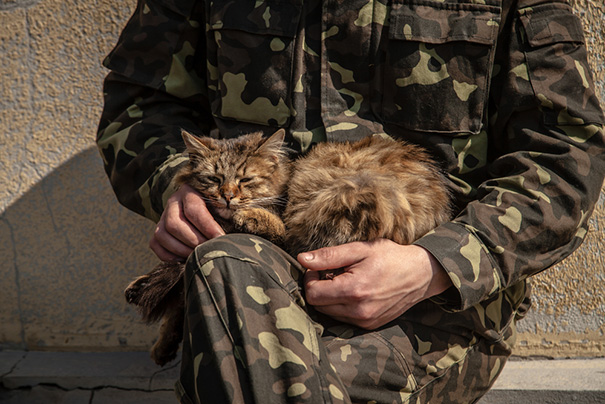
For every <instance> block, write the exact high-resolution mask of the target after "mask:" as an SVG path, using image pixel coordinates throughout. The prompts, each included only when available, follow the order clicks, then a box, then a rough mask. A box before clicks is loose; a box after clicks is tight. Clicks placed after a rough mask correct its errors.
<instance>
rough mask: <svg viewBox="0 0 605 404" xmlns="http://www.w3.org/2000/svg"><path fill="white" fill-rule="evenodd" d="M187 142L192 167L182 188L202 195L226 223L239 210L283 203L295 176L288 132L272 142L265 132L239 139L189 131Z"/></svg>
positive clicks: (183, 175) (185, 136) (281, 132)
mask: <svg viewBox="0 0 605 404" xmlns="http://www.w3.org/2000/svg"><path fill="white" fill-rule="evenodd" d="M182 136H183V140H184V141H185V145H186V146H187V153H188V155H189V164H188V165H187V167H185V168H184V169H183V170H182V171H181V174H180V176H179V182H181V183H186V184H188V185H190V186H191V187H193V188H194V189H196V190H197V191H198V192H200V193H201V194H202V196H203V197H204V198H205V201H206V203H207V204H209V205H210V207H211V208H213V209H214V211H215V212H216V213H217V214H218V215H220V216H221V217H223V218H225V219H230V218H231V215H232V214H233V211H234V210H237V209H241V208H249V207H267V206H270V205H276V204H279V203H280V202H282V201H283V194H284V192H285V185H286V181H287V179H288V175H289V160H288V156H287V153H286V151H285V149H284V147H283V142H284V136H285V131H284V130H283V129H280V130H278V131H277V132H275V133H274V134H273V135H272V136H271V137H269V138H264V137H263V136H262V133H261V132H256V133H251V134H247V135H243V136H240V137H238V138H234V139H214V138H210V137H197V136H195V135H192V134H190V133H188V132H186V131H183V132H182Z"/></svg>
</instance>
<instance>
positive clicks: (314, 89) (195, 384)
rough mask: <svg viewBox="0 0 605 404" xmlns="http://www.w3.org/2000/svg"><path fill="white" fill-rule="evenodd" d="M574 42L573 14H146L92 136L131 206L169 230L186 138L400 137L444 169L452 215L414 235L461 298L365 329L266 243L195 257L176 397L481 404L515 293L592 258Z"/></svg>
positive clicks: (240, 5)
mask: <svg viewBox="0 0 605 404" xmlns="http://www.w3.org/2000/svg"><path fill="white" fill-rule="evenodd" d="M583 41H584V39H583V33H582V27H581V25H580V22H579V20H578V19H577V18H576V17H574V16H573V14H572V12H571V8H570V7H569V5H568V4H567V3H566V2H565V1H563V0H439V1H420V0H418V1H416V0H396V1H386V0H347V1H346V2H345V1H342V0H341V1H323V2H321V1H318V0H310V1H307V2H302V1H301V0H283V1H262V0H259V1H255V2H251V1H234V0H213V1H208V2H202V1H194V0H181V1H177V0H165V1H159V0H157V1H155V0H141V1H139V4H138V7H137V10H136V12H135V14H134V15H133V17H132V18H131V20H130V21H129V23H128V25H127V26H126V28H125V30H124V32H123V34H122V36H121V38H120V40H119V43H118V45H117V46H116V48H115V49H114V50H113V51H112V52H111V54H110V55H109V56H108V58H107V59H106V60H105V65H106V66H107V67H108V68H109V69H111V70H112V72H111V73H110V74H109V76H108V77H107V79H106V82H105V97H106V102H105V109H104V112H103V116H102V119H101V123H100V128H99V135H98V145H99V148H100V150H101V153H102V156H103V158H104V161H105V163H106V169H107V172H108V175H109V177H110V179H111V182H112V185H113V187H114V189H115V191H116V194H117V196H118V198H119V200H120V201H121V203H123V204H124V205H125V206H127V207H128V208H130V209H132V210H134V211H136V212H138V213H140V214H142V215H145V216H146V217H149V218H150V219H153V220H157V219H158V218H159V216H160V215H161V212H162V210H163V206H164V203H165V202H166V200H167V199H168V197H169V196H170V195H171V194H172V192H174V190H175V187H174V184H173V181H172V180H173V177H174V172H175V170H176V169H177V168H178V167H179V165H180V164H182V163H183V162H184V160H185V157H184V156H183V155H182V154H181V152H182V150H183V145H182V142H181V140H180V129H181V128H185V129H187V130H189V131H191V132H193V133H197V134H208V133H209V132H210V130H211V129H212V128H215V127H218V128H219V129H220V132H221V134H222V135H223V136H226V137H233V136H238V135H239V134H241V133H245V132H248V131H251V130H259V129H260V130H264V131H265V132H266V133H267V134H269V133H272V132H273V131H275V129H276V128H278V127H284V128H286V129H287V132H288V141H289V145H290V147H292V148H293V149H294V150H296V151H297V152H304V151H306V150H308V148H309V147H310V146H311V145H312V144H313V143H316V142H321V141H326V140H330V141H339V140H344V139H358V138H360V137H363V136H367V135H370V134H375V133H384V134H387V135H389V136H392V137H396V138H402V139H406V140H408V141H411V142H415V143H418V144H420V145H422V146H424V147H426V148H427V149H428V150H430V152H431V153H432V154H433V155H434V157H435V158H436V159H437V160H438V161H439V162H440V164H441V165H442V168H443V169H444V171H445V172H446V173H447V174H448V176H449V179H450V182H451V186H452V189H453V193H454V198H455V203H456V207H457V215H456V217H455V218H454V219H453V220H452V221H451V222H449V223H446V224H444V225H442V226H439V227H438V228H437V229H435V230H434V231H432V232H431V233H430V234H428V235H426V236H424V237H422V238H421V239H420V240H418V241H417V244H418V245H421V246H423V247H424V248H426V249H428V250H429V251H430V252H431V253H432V254H433V255H434V256H435V257H436V258H437V259H438V260H439V261H440V262H441V264H442V265H443V267H444V268H445V269H446V271H447V272H448V274H449V275H450V277H451V279H452V281H453V284H454V287H453V288H451V289H450V290H448V291H447V292H445V293H443V294H441V295H439V296H437V297H436V298H434V299H431V300H430V301H425V302H422V303H420V304H419V305H418V306H416V307H414V308H413V309H411V310H410V311H409V312H407V313H406V314H405V315H404V316H402V317H401V318H400V319H398V320H396V321H394V322H393V323H390V324H387V325H386V326H384V327H382V328H381V329H380V330H377V331H376V332H372V333H368V332H362V331H361V330H358V329H355V328H353V327H348V326H344V325H342V324H333V323H332V322H330V321H329V320H328V319H324V318H320V317H319V316H318V315H317V314H316V313H313V311H312V309H311V308H308V307H305V305H304V301H303V300H302V299H301V295H300V293H299V291H298V289H297V287H295V285H297V283H296V282H294V283H293V279H296V278H295V277H291V276H289V275H286V273H288V272H294V273H297V271H298V270H299V269H300V268H298V270H295V269H296V268H297V264H296V263H295V262H294V261H293V260H292V259H290V258H288V257H287V256H285V254H284V253H283V252H281V251H280V250H279V249H277V248H276V247H274V246H271V245H270V244H269V243H268V242H264V241H261V240H258V239H256V238H250V237H247V238H241V237H240V236H227V237H224V238H220V239H218V240H215V241H212V242H208V243H205V244H204V245H202V246H200V247H198V249H197V250H196V252H195V254H194V256H192V257H191V258H190V260H189V263H188V282H189V283H188V285H189V288H188V297H187V298H188V308H187V310H188V317H187V320H188V322H187V325H186V330H185V331H186V334H185V335H186V338H185V348H184V350H185V353H186V355H185V359H184V360H183V372H182V375H183V376H182V380H181V384H180V385H179V386H180V387H178V388H177V390H178V391H179V392H180V393H181V395H182V394H183V393H186V394H187V395H182V397H183V398H182V400H183V402H188V400H192V401H194V402H195V401H196V400H197V399H196V398H195V397H202V398H203V397H206V398H208V397H213V396H210V395H206V396H204V394H219V393H216V391H218V390H220V391H222V392H223V393H224V395H222V396H221V395H217V396H216V397H224V400H226V401H227V402H229V400H235V401H234V402H241V401H244V398H243V397H246V399H248V397H256V402H273V401H279V400H278V399H277V398H275V397H276V396H271V394H274V395H277V396H280V395H281V396H282V397H286V396H289V397H290V399H289V401H288V400H286V399H282V401H288V402H290V401H291V402H324V401H325V402H339V400H341V401H344V402H348V400H349V397H350V400H352V402H369V401H370V400H376V402H389V403H390V402H416V401H418V402H425V401H428V400H429V398H430V400H431V402H432V403H435V402H472V401H473V400H474V399H475V398H477V397H480V396H481V395H482V394H483V393H484V392H485V391H486V389H487V388H489V386H490V385H491V383H492V382H493V380H494V379H495V377H496V376H497V375H498V373H499V372H500V370H501V368H502V366H503V365H504V362H505V360H506V357H507V356H508V355H509V353H510V346H511V344H512V342H513V340H514V322H515V319H516V318H518V317H520V316H522V314H523V312H524V311H525V310H526V309H527V308H528V304H529V299H528V297H529V293H528V292H527V290H526V289H527V288H526V283H525V279H526V278H527V277H528V276H531V275H533V274H536V273H538V272H540V271H542V270H544V269H545V268H548V267H549V266H551V265H553V264H555V263H557V262H559V261H560V260H562V259H563V258H565V257H566V256H567V255H569V254H570V253H571V252H572V251H574V250H575V249H576V248H577V247H578V246H579V245H580V243H581V242H582V240H583V238H584V236H585V235H586V232H587V227H588V217H589V216H590V214H591V212H592V210H593V207H594V204H595V202H596V200H597V198H598V196H599V192H600V189H601V184H602V181H603V173H604V171H605V168H604V167H605V166H604V138H603V129H602V126H603V121H604V119H603V114H602V111H601V109H600V107H599V103H598V100H597V98H596V96H595V93H594V85H593V83H592V79H591V75H590V71H589V67H588V64H587V61H586V52H585V47H584V43H583ZM210 267H212V268H215V269H216V270H212V271H210V270H209V268H210ZM204 268H206V270H204ZM237 268H239V269H237ZM244 268H245V269H244ZM246 271H247V272H250V273H253V274H254V275H250V277H246V276H244V275H241V273H246ZM238 273H240V275H239V276H235V275H232V274H238ZM250 291H252V292H250ZM261 291H262V292H261ZM272 291H275V294H274V295H273V294H272V293H273V292H272ZM227 292H229V293H227ZM278 292H279V293H278ZM208 296H210V297H208ZM217 296H218V297H217ZM208 299H209V300H208ZM267 299H268V301H267ZM263 302H265V303H263ZM286 308H288V310H289V313H290V314H289V315H288V316H286V317H284V316H283V315H279V314H277V312H278V311H279V310H285V309H286ZM218 313H222V314H221V315H219V314H218ZM217 319H218V321H219V322H217V323H216V324H214V325H213V324H212V322H213V321H215V320H217ZM271 319H272V321H269V320H271ZM280 319H282V320H283V321H284V322H286V323H288V324H287V325H284V323H282V326H280V323H279V322H280ZM295 319H296V320H295ZM276 320H277V322H276ZM320 324H322V325H323V331H322V327H321V326H320ZM259 327H260V328H259ZM221 332H222V334H221ZM284 341H288V342H284ZM204 344H205V345H204ZM282 344H283V345H282ZM275 352H279V354H276V353H275ZM475 367H476V368H475ZM202 376H203V377H202ZM236 386H237V387H236ZM461 386H463V387H464V388H461ZM206 388H208V389H215V390H216V391H213V392H211V393H209V392H208V391H206V390H203V389H206ZM223 393H221V394H223ZM269 396H271V397H272V398H267V397H269ZM270 399H271V401H268V400H270ZM210 402H215V401H213V400H212V399H211V400H210Z"/></svg>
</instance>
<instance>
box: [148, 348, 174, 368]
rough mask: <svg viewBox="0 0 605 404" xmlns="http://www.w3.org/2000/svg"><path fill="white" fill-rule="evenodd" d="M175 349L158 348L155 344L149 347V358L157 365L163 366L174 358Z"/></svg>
mask: <svg viewBox="0 0 605 404" xmlns="http://www.w3.org/2000/svg"><path fill="white" fill-rule="evenodd" d="M176 353H177V350H168V351H167V350H165V349H159V348H156V347H155V346H154V347H153V348H152V349H151V359H152V360H153V361H154V362H155V363H156V364H157V365H159V366H164V365H165V364H167V363H168V362H170V361H173V360H174V359H175V358H176Z"/></svg>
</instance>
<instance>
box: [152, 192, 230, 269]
mask: <svg viewBox="0 0 605 404" xmlns="http://www.w3.org/2000/svg"><path fill="white" fill-rule="evenodd" d="M223 234H225V232H224V231H223V229H222V228H221V226H220V225H219V224H218V223H217V222H216V221H215V220H214V218H213V217H212V215H211V214H210V212H209V211H208V209H207V208H206V203H205V202H204V200H203V199H202V196H201V195H200V194H199V193H198V192H196V191H195V190H194V189H193V188H191V187H190V186H188V185H183V186H181V187H180V188H179V190H178V191H176V192H175V193H174V194H173V195H172V196H171V197H170V198H169V199H168V201H167V202H166V207H165V209H164V212H163V213H162V216H161V218H160V221H159V222H158V225H157V227H156V229H155V232H154V234H153V237H152V238H151V240H150V241H149V247H150V248H151V249H152V250H153V252H154V253H155V255H157V256H158V258H160V259H161V260H162V261H183V260H185V259H186V258H187V257H188V256H189V254H191V252H192V251H193V249H194V248H195V247H196V246H198V245H200V244H202V243H203V242H205V241H207V240H209V239H211V238H214V237H218V236H221V235H223Z"/></svg>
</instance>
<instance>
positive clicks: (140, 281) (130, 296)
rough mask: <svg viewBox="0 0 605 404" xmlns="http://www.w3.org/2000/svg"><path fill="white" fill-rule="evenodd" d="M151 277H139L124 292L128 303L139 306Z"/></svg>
mask: <svg viewBox="0 0 605 404" xmlns="http://www.w3.org/2000/svg"><path fill="white" fill-rule="evenodd" d="M148 282H149V275H143V276H139V277H138V278H137V279H135V280H134V281H132V282H131V283H130V284H129V285H128V286H127V287H126V289H125V290H124V296H125V297H126V301H127V302H128V303H130V304H134V305H137V306H138V305H139V302H140V299H141V295H142V292H143V290H144V289H145V287H146V286H147V285H148Z"/></svg>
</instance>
